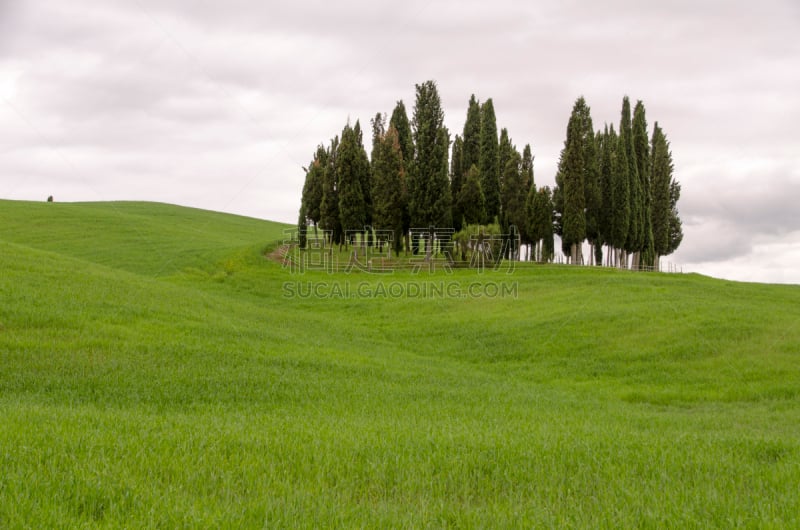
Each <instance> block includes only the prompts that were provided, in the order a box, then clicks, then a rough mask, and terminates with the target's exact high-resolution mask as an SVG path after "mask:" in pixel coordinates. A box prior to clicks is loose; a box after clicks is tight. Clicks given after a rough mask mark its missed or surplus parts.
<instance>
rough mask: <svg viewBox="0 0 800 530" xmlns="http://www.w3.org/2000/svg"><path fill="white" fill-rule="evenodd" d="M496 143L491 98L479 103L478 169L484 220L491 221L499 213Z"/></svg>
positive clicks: (498, 173) (498, 171) (498, 170)
mask: <svg viewBox="0 0 800 530" xmlns="http://www.w3.org/2000/svg"><path fill="white" fill-rule="evenodd" d="M498 149H499V146H498V143H497V119H496V118H495V115H494V103H492V98H489V99H487V100H486V102H485V103H484V104H483V105H481V152H480V164H479V165H478V169H479V170H480V172H481V187H482V188H483V194H484V196H485V197H486V222H487V223H492V222H494V219H495V218H499V215H500V169H499V165H498V164H499V157H498Z"/></svg>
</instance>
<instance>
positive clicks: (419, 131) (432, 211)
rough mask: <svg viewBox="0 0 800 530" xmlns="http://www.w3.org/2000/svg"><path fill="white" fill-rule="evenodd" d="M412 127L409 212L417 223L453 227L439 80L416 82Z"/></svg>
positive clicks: (445, 135)
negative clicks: (419, 83)
mask: <svg viewBox="0 0 800 530" xmlns="http://www.w3.org/2000/svg"><path fill="white" fill-rule="evenodd" d="M416 88H417V98H416V103H415V105H414V117H413V120H412V129H413V132H414V145H415V151H414V153H415V156H414V167H413V171H412V173H411V178H410V179H409V186H408V192H409V213H410V216H411V223H412V225H413V226H417V227H430V226H434V227H446V228H450V227H452V218H451V216H452V211H451V207H452V204H451V202H452V201H451V195H450V183H449V180H448V177H447V173H448V167H447V162H448V153H449V150H450V137H449V133H448V132H447V129H446V128H445V127H444V112H443V110H442V105H441V100H440V99H439V92H438V90H437V88H436V83H435V82H433V81H426V82H424V83H423V84H421V85H417V86H416Z"/></svg>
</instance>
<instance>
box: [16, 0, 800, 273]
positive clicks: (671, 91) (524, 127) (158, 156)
mask: <svg viewBox="0 0 800 530" xmlns="http://www.w3.org/2000/svg"><path fill="white" fill-rule="evenodd" d="M798 34H800V3H798V2H797V0H759V1H757V2H756V1H752V0H745V1H742V0H710V1H698V0H668V1H662V2H659V3H657V4H656V3H655V2H643V1H641V0H630V1H625V0H615V1H612V2H589V1H576V0H567V1H564V0H545V1H536V2H518V1H512V0H495V1H493V2H483V1H477V0H466V1H465V0H460V1H455V0H445V1H439V2H435V1H431V0H410V1H406V2H397V1H391V2H390V1H385V0H372V1H369V2H365V1H355V0H338V1H336V2H330V1H307V0H295V1H292V2H289V1H285V2H284V1H281V2H279V1H275V0H268V1H263V0H262V1H255V0H226V1H225V2H220V1H217V0H213V1H212V0H195V1H189V0H70V1H69V2H55V1H52V0H0V197H1V198H6V199H26V200H44V199H45V198H46V197H47V196H48V195H53V196H55V199H56V200H57V201H98V200H104V201H105V200H132V199H136V200H154V201H162V202H170V203H177V204H183V205H188V206H196V207H200V208H208V209H213V210H221V211H227V212H233V213H239V214H244V215H249V216H253V217H259V218H266V219H272V220H278V221H286V222H296V219H297V210H298V207H299V202H300V193H301V190H302V185H303V179H304V173H303V170H302V166H304V165H307V164H308V162H309V160H310V158H311V155H312V154H313V151H314V149H315V146H316V145H317V144H319V143H327V142H328V141H329V139H330V138H331V137H332V136H334V135H335V134H338V133H339V132H340V131H341V129H342V126H343V125H344V124H345V122H346V121H347V119H348V118H349V119H350V120H352V121H355V120H356V119H360V120H361V121H362V124H365V125H367V126H368V123H369V119H370V117H372V116H374V114H375V113H376V112H378V111H381V112H388V113H390V112H391V110H392V108H393V107H394V105H395V102H396V101H397V100H399V99H402V100H404V101H405V103H406V106H407V108H408V109H409V112H410V111H411V109H412V107H413V103H414V85H415V83H420V82H422V81H425V80H427V79H434V80H435V81H436V82H437V84H438V86H439V91H440V95H441V97H442V102H443V105H444V108H445V115H446V118H445V120H446V124H447V126H448V127H449V128H450V130H451V133H452V134H455V133H460V132H461V130H462V128H463V123H464V118H465V116H466V106H467V101H468V99H469V96H470V94H472V93H474V94H475V95H476V97H477V98H478V99H480V100H485V99H487V98H489V97H491V98H493V100H494V104H495V110H496V113H497V120H498V125H499V126H500V127H506V128H508V130H509V134H510V136H511V137H512V139H513V141H514V143H515V144H517V146H518V147H520V148H522V146H524V144H526V143H530V144H531V145H532V148H533V152H534V155H535V157H536V158H535V173H536V176H535V178H536V181H537V184H539V185H546V184H549V185H552V184H553V180H554V173H555V165H556V161H557V158H558V154H559V151H560V148H561V145H562V143H563V141H564V137H565V131H566V123H567V119H568V118H569V113H570V111H571V109H572V105H573V103H574V101H575V99H576V98H577V97H578V96H580V95H583V96H584V97H585V98H586V100H587V102H588V103H589V105H590V106H591V109H592V117H593V119H594V124H595V127H597V128H599V127H602V125H603V123H604V122H608V123H614V124H618V122H619V112H620V107H621V101H622V97H623V95H626V94H627V95H628V96H630V98H631V100H632V101H634V102H635V101H636V100H637V99H641V100H643V101H644V103H645V107H646V109H647V118H648V122H649V126H650V130H652V124H653V123H654V122H655V121H658V122H659V124H660V125H661V127H662V128H663V129H664V131H665V132H666V133H667V136H668V139H669V140H670V142H671V146H672V152H673V157H674V162H675V176H676V178H677V179H678V180H679V181H680V182H681V184H682V187H683V196H682V199H681V202H680V203H679V209H680V212H681V217H682V219H683V221H684V232H685V237H684V242H683V245H682V246H681V248H680V249H679V250H678V251H677V252H676V253H675V254H674V255H673V256H670V257H668V258H666V259H665V260H666V261H671V262H673V263H676V264H678V265H679V266H682V267H683V270H684V271H693V272H701V273H703V274H708V275H711V276H716V277H722V278H730V279H738V280H749V281H767V282H784V283H800V208H798V206H797V204H796V203H797V202H798V199H800V38H798V37H797V35H798Z"/></svg>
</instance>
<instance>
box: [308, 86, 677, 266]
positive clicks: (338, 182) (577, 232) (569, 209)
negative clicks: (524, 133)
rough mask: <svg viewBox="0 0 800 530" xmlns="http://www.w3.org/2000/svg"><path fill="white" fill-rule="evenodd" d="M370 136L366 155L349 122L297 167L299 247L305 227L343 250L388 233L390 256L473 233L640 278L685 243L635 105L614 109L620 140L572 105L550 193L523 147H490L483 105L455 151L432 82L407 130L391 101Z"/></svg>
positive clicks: (474, 106)
mask: <svg viewBox="0 0 800 530" xmlns="http://www.w3.org/2000/svg"><path fill="white" fill-rule="evenodd" d="M371 129H372V131H371V132H372V151H371V153H370V155H369V156H368V155H367V152H366V149H365V147H364V142H363V131H362V128H361V125H360V122H359V121H356V123H355V125H351V124H350V123H349V121H348V123H347V124H346V125H345V127H344V129H343V130H342V133H341V135H340V136H335V137H334V138H333V139H332V140H331V141H330V143H329V144H328V145H327V146H325V145H319V146H318V147H317V149H316V152H315V153H314V156H313V158H312V160H311V163H310V164H309V166H308V167H307V168H304V169H305V171H306V180H305V184H304V186H303V195H302V202H301V206H300V215H299V221H298V227H299V229H300V234H301V241H300V243H301V246H305V240H304V237H305V234H306V233H308V227H309V224H310V225H313V227H314V231H316V230H317V229H318V228H319V229H322V230H324V233H325V234H326V237H327V238H328V244H330V245H331V246H333V245H337V244H338V245H349V244H352V243H353V242H354V241H353V238H354V237H355V235H356V234H359V233H361V234H363V237H361V238H360V240H361V241H362V242H369V244H371V242H372V240H371V238H372V233H373V232H372V230H379V231H382V232H384V233H385V232H390V233H391V234H392V242H393V246H394V251H395V252H396V253H400V252H403V250H405V251H406V252H413V253H418V252H420V247H419V245H420V242H419V241H415V240H413V238H410V237H409V235H410V233H411V229H412V228H427V227H434V228H438V229H442V228H452V229H453V231H454V233H455V237H454V240H455V241H456V243H457V244H458V242H465V241H468V240H469V239H470V236H475V235H476V234H478V233H485V234H501V233H502V234H511V233H512V232H513V234H514V235H515V236H516V237H519V240H520V241H521V243H522V244H523V245H526V246H527V247H528V249H529V252H527V256H528V259H533V260H536V261H540V262H548V261H552V260H553V259H554V257H555V248H554V247H555V245H554V234H558V235H559V236H560V237H561V243H562V250H563V252H564V255H565V256H566V257H567V259H568V260H569V261H570V262H572V263H587V264H598V265H600V264H603V263H605V264H607V265H614V266H618V267H628V266H630V267H634V268H640V267H645V266H653V265H656V264H657V263H658V259H659V257H660V256H665V255H668V254H670V253H672V252H673V251H674V250H675V249H676V248H677V247H678V245H679V244H680V242H681V239H682V237H683V234H682V230H681V221H680V218H679V217H678V211H677V201H678V199H679V197H680V185H679V184H678V183H677V182H676V181H675V179H674V177H673V174H672V173H673V164H672V153H671V152H670V149H669V142H668V141H667V139H666V136H665V134H664V133H663V131H662V130H661V129H660V128H659V126H658V123H656V124H655V126H654V130H653V134H652V138H648V133H647V122H646V120H645V111H644V105H643V104H642V102H641V101H639V102H637V104H636V107H635V109H634V113H633V118H631V112H630V103H629V101H628V98H627V97H625V98H624V99H623V107H622V117H621V120H620V125H619V133H617V132H616V131H615V130H614V127H613V125H612V126H605V127H604V129H603V130H602V131H594V129H593V126H592V118H591V115H590V111H589V107H588V106H587V105H586V102H585V101H584V99H583V97H581V98H579V99H578V100H577V101H576V102H575V106H574V107H573V110H572V114H571V116H570V119H569V123H568V126H567V138H566V141H565V142H564V148H563V150H562V151H561V156H560V159H559V164H558V171H557V174H556V186H555V188H554V189H552V190H551V189H550V188H549V187H547V186H544V187H538V188H537V186H536V184H535V182H534V174H533V161H534V156H533V154H532V151H531V147H530V145H529V144H528V145H525V147H524V148H523V150H522V152H521V153H520V152H519V150H518V149H517V147H516V146H515V145H514V144H513V142H512V141H511V139H510V137H509V134H508V131H507V130H506V129H505V128H503V129H501V130H500V133H499V137H498V132H497V123H496V118H495V111H494V104H493V102H492V99H491V98H490V99H487V100H486V101H485V102H483V103H481V102H480V101H478V100H477V99H476V98H475V96H474V95H473V96H472V97H470V99H469V103H468V106H467V116H466V121H465V123H464V129H463V132H462V134H461V135H458V134H456V135H455V138H454V139H453V141H452V142H451V139H450V132H449V131H448V129H447V128H446V127H445V126H444V112H443V110H442V105H441V100H440V98H439V93H438V90H437V87H436V83H435V82H433V81H426V82H424V83H422V84H419V85H416V101H415V104H414V109H413V115H412V118H411V120H409V118H408V114H407V112H406V107H405V105H404V103H403V102H402V101H398V102H397V104H396V106H395V108H394V110H393V112H392V114H391V117H389V118H388V120H387V116H386V115H384V114H381V113H378V114H376V115H375V117H374V118H372V120H371ZM367 227H371V229H370V228H367ZM585 241H588V243H589V246H590V248H591V249H592V252H591V256H589V257H588V259H584V256H583V254H582V247H583V244H584V242H585ZM604 245H605V246H606V247H607V249H608V250H607V254H606V259H605V261H604V260H603V246H604ZM465 248H466V247H465V246H463V245H462V252H463V251H464V249H465ZM505 248H507V250H506V251H505V252H506V254H505V256H504V257H505V258H507V259H520V257H521V256H520V255H519V253H517V251H516V247H515V246H513V245H508V246H506V247H505Z"/></svg>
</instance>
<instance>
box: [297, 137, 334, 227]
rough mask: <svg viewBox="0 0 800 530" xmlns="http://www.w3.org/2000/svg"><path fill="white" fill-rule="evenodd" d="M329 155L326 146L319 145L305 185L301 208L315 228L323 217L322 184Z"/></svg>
mask: <svg viewBox="0 0 800 530" xmlns="http://www.w3.org/2000/svg"><path fill="white" fill-rule="evenodd" d="M327 156H328V155H327V152H326V151H325V147H324V146H322V145H320V146H318V147H317V151H316V153H314V158H313V160H312V161H311V164H309V166H308V170H307V171H306V181H305V184H304V185H303V198H302V201H301V208H302V209H303V210H304V211H305V216H306V218H307V219H309V220H310V221H311V222H312V223H314V229H315V230H316V227H317V225H318V224H319V221H320V218H321V206H322V185H323V180H324V177H325V165H326V164H327Z"/></svg>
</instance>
